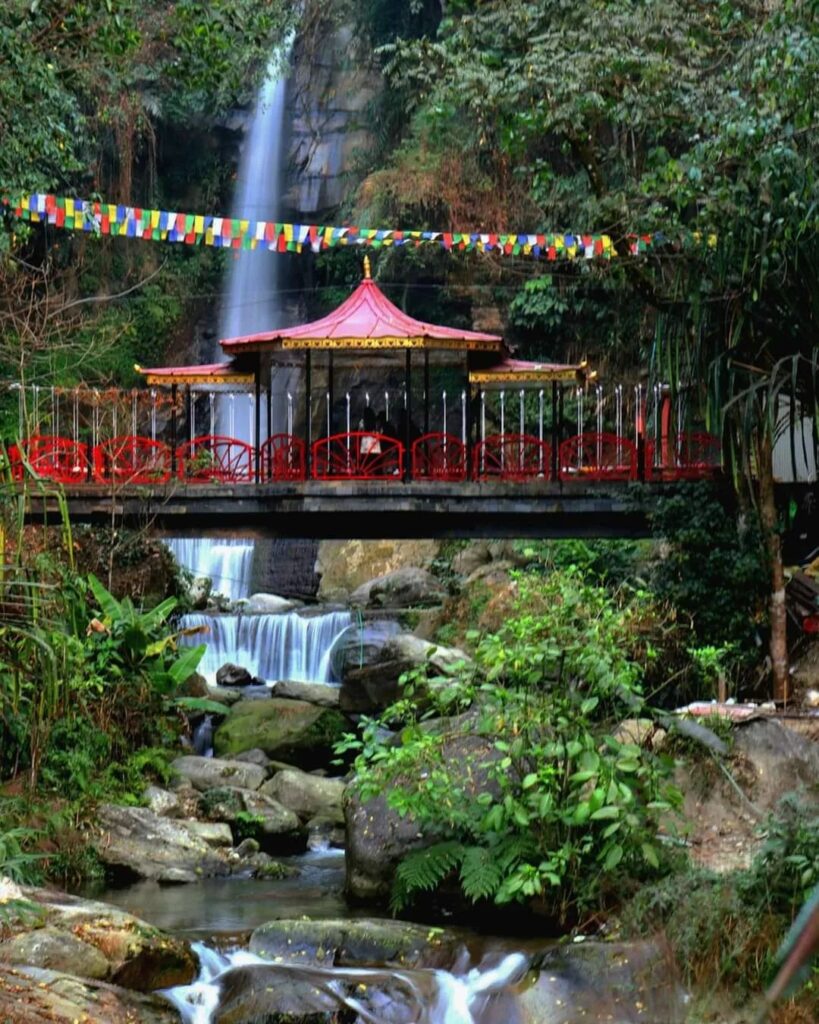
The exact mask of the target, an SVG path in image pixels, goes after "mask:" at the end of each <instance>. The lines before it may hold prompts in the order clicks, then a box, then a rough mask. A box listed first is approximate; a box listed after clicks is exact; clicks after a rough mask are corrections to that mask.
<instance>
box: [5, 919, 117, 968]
mask: <svg viewBox="0 0 819 1024" xmlns="http://www.w3.org/2000/svg"><path fill="white" fill-rule="evenodd" d="M0 963H6V964H27V965H28V966H29V967H44V968H48V969H49V970H52V971H65V972H66V973H68V974H78V975H80V977H82V978H97V979H100V978H107V977H108V974H109V971H110V965H109V963H108V960H107V959H106V958H105V956H103V954H102V953H101V952H100V951H99V950H98V949H97V947H96V946H92V945H91V944H90V943H88V942H83V940H82V939H78V938H77V936H76V935H74V933H73V932H69V931H62V930H60V929H59V928H37V929H36V930H35V931H31V932H23V933H22V934H21V935H15V936H14V937H13V938H11V939H7V940H6V941H5V942H0Z"/></svg>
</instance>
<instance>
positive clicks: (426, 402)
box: [424, 348, 429, 434]
mask: <svg viewBox="0 0 819 1024" xmlns="http://www.w3.org/2000/svg"><path fill="white" fill-rule="evenodd" d="M424 433H425V434H428V433H429V349H428V348H425V349H424Z"/></svg>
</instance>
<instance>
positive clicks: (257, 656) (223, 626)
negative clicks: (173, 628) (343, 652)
mask: <svg viewBox="0 0 819 1024" xmlns="http://www.w3.org/2000/svg"><path fill="white" fill-rule="evenodd" d="M351 621H352V617H351V615H350V613H349V612H328V613H326V614H324V615H300V614H299V613H298V612H288V613H286V614H280V615H198V614H191V615H185V616H183V618H182V621H181V627H182V628H183V629H187V628H190V627H196V626H207V627H208V629H209V632H208V633H207V634H206V635H205V636H204V642H205V643H207V646H208V649H207V652H206V654H205V657H204V658H203V659H202V662H201V663H200V665H199V671H200V672H201V673H202V675H203V676H204V677H205V678H206V679H207V680H208V682H209V683H213V682H215V681H216V672H217V670H218V669H219V668H221V666H222V665H224V664H225V663H226V662H232V663H234V664H236V665H241V666H242V667H243V668H246V669H247V670H248V671H249V672H250V673H251V675H254V676H256V677H257V678H259V679H264V680H266V681H267V682H277V681H278V680H281V679H295V680H298V681H299V682H308V683H330V682H334V679H333V672H332V668H331V665H330V651H331V649H332V646H333V643H334V641H335V639H336V638H337V637H338V636H339V635H340V634H341V633H343V632H344V630H345V629H346V628H347V627H348V626H349V625H350V622H351ZM182 642H183V643H190V644H199V643H202V642H203V636H202V634H198V635H195V636H191V637H183V638H182Z"/></svg>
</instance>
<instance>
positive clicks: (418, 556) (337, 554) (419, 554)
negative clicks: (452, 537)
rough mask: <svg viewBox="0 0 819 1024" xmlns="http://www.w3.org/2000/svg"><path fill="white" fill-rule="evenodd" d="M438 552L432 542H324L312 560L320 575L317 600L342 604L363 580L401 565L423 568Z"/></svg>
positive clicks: (436, 545) (436, 546)
mask: <svg viewBox="0 0 819 1024" xmlns="http://www.w3.org/2000/svg"><path fill="white" fill-rule="evenodd" d="M438 550H439V544H438V542H437V541H434V540H402V541H394V540H324V541H322V542H321V544H320V545H319V550H318V557H317V559H316V572H317V573H318V574H319V576H321V583H320V584H319V591H318V597H319V600H320V601H324V602H333V601H338V602H342V603H346V602H347V599H348V598H349V596H350V594H352V592H353V591H354V590H355V589H356V588H357V587H360V586H361V585H362V583H366V582H367V580H371V579H375V577H377V576H383V575H384V574H385V573H389V572H392V571H393V570H394V569H400V568H401V567H402V566H407V565H410V566H413V565H420V566H422V567H427V566H429V565H430V564H431V563H432V560H433V559H434V558H436V557H437V555H438Z"/></svg>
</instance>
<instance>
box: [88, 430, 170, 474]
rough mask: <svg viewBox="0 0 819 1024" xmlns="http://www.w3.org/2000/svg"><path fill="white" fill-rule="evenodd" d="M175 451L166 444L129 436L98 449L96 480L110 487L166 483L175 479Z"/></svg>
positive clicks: (98, 446) (147, 438)
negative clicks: (115, 485) (111, 484)
mask: <svg viewBox="0 0 819 1024" xmlns="http://www.w3.org/2000/svg"><path fill="white" fill-rule="evenodd" d="M172 465H173V458H172V454H171V449H170V448H169V447H168V445H166V444H163V442H162V441H154V440H152V439H151V438H149V437H138V436H135V435H133V434H125V435H123V436H122V437H112V438H110V439H109V440H108V441H103V442H102V444H98V445H97V446H96V448H95V449H94V479H95V480H97V481H98V483H103V484H108V483H116V484H165V483H167V482H168V481H169V480H170V478H171V473H172Z"/></svg>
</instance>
